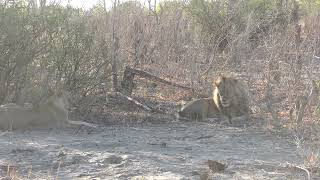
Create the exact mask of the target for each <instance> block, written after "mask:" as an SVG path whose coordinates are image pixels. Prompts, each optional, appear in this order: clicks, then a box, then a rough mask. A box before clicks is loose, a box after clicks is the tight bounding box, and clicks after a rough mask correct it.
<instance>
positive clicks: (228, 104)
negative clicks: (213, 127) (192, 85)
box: [213, 76, 250, 124]
mask: <svg viewBox="0 0 320 180" xmlns="http://www.w3.org/2000/svg"><path fill="white" fill-rule="evenodd" d="M214 85H215V89H214V91H213V101H214V103H215V104H216V106H217V108H218V109H219V111H220V113H221V114H222V115H224V116H227V117H228V120H229V123H230V124H231V123H232V122H231V119H232V118H234V117H239V118H244V117H245V118H248V117H249V111H250V109H249V90H248V86H247V85H246V83H245V82H244V81H242V80H240V79H236V78H233V77H226V76H219V78H218V79H217V80H216V81H215V82H214Z"/></svg>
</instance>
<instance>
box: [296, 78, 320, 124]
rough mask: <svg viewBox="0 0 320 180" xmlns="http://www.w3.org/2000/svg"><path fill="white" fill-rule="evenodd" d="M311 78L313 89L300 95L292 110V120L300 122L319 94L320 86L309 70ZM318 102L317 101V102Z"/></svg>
mask: <svg viewBox="0 0 320 180" xmlns="http://www.w3.org/2000/svg"><path fill="white" fill-rule="evenodd" d="M307 74H308V77H309V79H310V80H311V89H310V92H309V93H306V94H305V95H302V96H298V97H297V99H296V101H295V104H294V107H292V108H291V110H290V120H291V121H292V122H297V123H298V124H300V123H301V122H302V119H303V117H304V114H305V111H306V109H308V108H309V107H310V106H311V105H312V103H311V102H312V101H313V100H314V99H316V98H318V96H319V88H318V86H317V84H316V82H315V81H314V80H312V78H311V76H310V74H309V72H307ZM316 103H317V102H316ZM294 112H295V115H296V117H295V118H293V113H294Z"/></svg>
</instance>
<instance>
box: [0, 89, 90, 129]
mask: <svg viewBox="0 0 320 180" xmlns="http://www.w3.org/2000/svg"><path fill="white" fill-rule="evenodd" d="M67 105H68V101H67V97H66V95H65V94H64V93H61V94H59V95H54V96H52V97H50V98H49V99H48V100H47V101H45V102H42V103H40V104H39V105H38V106H37V107H33V106H32V105H31V106H30V105H29V104H25V105H24V106H19V105H17V104H14V103H10V104H4V105H1V106H0V129H2V130H16V129H31V128H51V127H64V126H66V125H68V124H75V125H84V126H89V127H96V126H95V125H94V124H90V123H86V122H82V121H71V120H69V118H68V110H67Z"/></svg>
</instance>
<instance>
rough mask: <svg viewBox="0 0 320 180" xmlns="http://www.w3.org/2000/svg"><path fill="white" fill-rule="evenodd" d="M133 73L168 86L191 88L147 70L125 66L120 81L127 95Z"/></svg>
mask: <svg viewBox="0 0 320 180" xmlns="http://www.w3.org/2000/svg"><path fill="white" fill-rule="evenodd" d="M135 75H137V76H140V77H144V78H147V79H149V80H151V81H154V82H159V83H163V84H166V85H169V86H174V87H178V88H181V89H185V90H193V89H192V88H190V87H186V86H182V85H179V84H176V83H174V82H170V81H167V80H164V79H162V78H159V77H157V76H155V75H152V74H150V73H148V72H145V71H142V70H138V69H133V68H131V67H128V66H127V67H126V69H125V71H124V74H123V80H122V82H121V86H122V89H123V90H124V93H125V94H127V95H131V93H132V89H133V79H134V76H135Z"/></svg>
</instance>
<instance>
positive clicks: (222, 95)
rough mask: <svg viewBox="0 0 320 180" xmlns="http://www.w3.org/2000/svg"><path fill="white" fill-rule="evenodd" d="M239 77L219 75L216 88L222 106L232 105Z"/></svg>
mask: <svg viewBox="0 0 320 180" xmlns="http://www.w3.org/2000/svg"><path fill="white" fill-rule="evenodd" d="M237 81H238V80H237V79H235V78H231V77H225V76H219V78H218V79H217V80H216V81H215V83H214V84H215V88H216V89H217V92H218V94H217V95H218V96H219V99H220V102H221V105H222V107H229V106H230V105H231V102H232V99H233V96H234V92H235V89H233V88H234V87H235V86H236V84H237Z"/></svg>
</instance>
